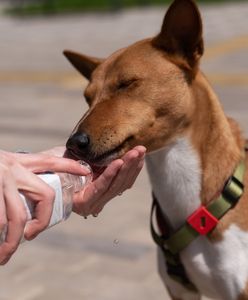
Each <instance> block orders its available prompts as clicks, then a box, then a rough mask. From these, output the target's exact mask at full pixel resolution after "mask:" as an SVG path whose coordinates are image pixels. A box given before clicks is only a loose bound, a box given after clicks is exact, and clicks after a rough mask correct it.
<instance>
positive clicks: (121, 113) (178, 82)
mask: <svg viewBox="0 0 248 300" xmlns="http://www.w3.org/2000/svg"><path fill="white" fill-rule="evenodd" d="M179 8H180V9H179ZM177 10H178V11H179V14H177ZM182 12H183V16H184V17H182ZM183 18H185V20H186V21H184V20H183ZM174 19H175V20H174ZM181 22H184V24H181ZM175 24H176V25H175ZM180 24H181V27H182V28H187V27H189V29H191V31H192V32H191V31H190V30H189V33H188V34H187V35H185V36H184V34H185V33H184V32H185V31H186V30H182V31H181V27H180ZM168 28H169V29H168ZM181 40H182V41H183V42H184V43H181V42H182V41H181ZM185 41H186V44H187V43H188V44H187V47H188V48H187V49H185ZM202 53H203V41H202V27H201V21H200V14H199V11H198V9H197V8H196V6H195V4H194V3H193V1H191V0H176V1H175V2H174V3H173V5H172V6H171V8H170V9H169V12H167V15H166V17H165V21H164V24H163V26H162V29H161V32H160V34H159V35H158V36H157V37H155V38H152V39H146V40H143V41H140V42H137V43H135V44H133V45H131V46H129V47H127V48H124V49H121V50H119V51H117V52H116V53H114V54H113V55H111V56H110V57H109V58H107V59H106V60H103V61H98V60H96V59H93V60H92V62H91V63H90V62H89V60H90V58H89V57H82V56H81V59H82V60H83V62H78V59H79V57H80V56H79V55H78V54H76V56H75V53H74V54H73V52H68V51H67V52H66V56H67V57H68V58H69V60H70V61H71V62H72V63H73V64H74V65H75V66H76V68H77V69H78V70H79V71H80V72H81V73H82V74H83V75H84V76H86V77H88V79H90V82H89V85H88V86H87V88H86V90H85V97H86V100H87V102H88V104H89V106H90V108H89V111H88V112H87V113H86V115H85V116H84V117H83V119H82V120H81V122H80V123H79V125H78V126H77V128H76V130H75V132H79V133H80V132H83V133H85V134H87V135H88V136H89V138H90V145H89V146H88V148H87V151H86V150H85V152H84V153H82V156H83V157H84V158H85V157H86V158H87V159H88V160H89V161H91V162H92V163H93V164H99V163H103V164H104V163H106V160H104V159H105V156H107V155H108V153H109V151H112V150H114V149H117V150H116V152H117V153H115V158H116V157H121V156H122V155H123V154H124V153H125V152H127V151H128V150H130V149H131V148H132V147H133V146H135V145H144V146H145V147H146V148H147V150H148V151H149V152H150V151H154V150H157V149H160V148H162V147H164V146H166V145H168V144H170V143H171V142H173V141H174V140H176V139H177V138H178V137H180V136H182V135H184V136H185V135H187V136H188V137H189V139H190V140H191V142H192V145H193V146H194V147H195V150H196V151H197V153H199V155H200V162H201V169H202V191H201V200H202V203H203V204H207V203H209V202H210V201H211V200H212V199H214V198H215V197H216V196H217V195H218V193H220V192H221V191H222V189H223V187H224V184H225V182H226V180H227V179H228V178H229V177H230V176H231V175H232V174H233V172H234V170H235V167H236V166H237V164H238V163H239V161H240V159H241V157H242V155H243V148H244V143H245V141H244V139H243V137H242V134H241V132H240V129H239V127H238V125H237V123H236V122H235V121H233V120H231V119H229V118H227V117H226V116H225V115H224V112H223V109H222V107H221V105H220V103H219V101H218V99H217V96H216V95H215V93H214V92H213V90H212V88H211V87H210V85H209V83H208V81H207V79H206V78H205V76H204V75H203V74H202V73H201V71H200V70H199V68H198V64H199V58H200V56H201V55H202ZM79 60H80V59H79ZM92 66H94V67H93V69H92ZM89 70H91V72H90V71H89ZM99 157H104V158H101V161H100V162H99V161H98V160H97V158H99ZM246 165H247V168H248V158H246ZM245 184H246V185H247V184H248V172H247V173H246V176H245ZM247 201H248V190H247V188H246V190H245V194H244V196H243V197H242V199H241V200H240V202H239V203H238V204H237V206H236V207H235V209H233V210H231V211H230V212H228V213H227V215H226V216H225V217H224V218H223V219H222V220H221V222H220V223H219V225H218V226H217V228H216V229H215V230H214V231H213V233H212V236H211V239H212V241H213V242H217V241H219V240H220V239H222V235H223V232H224V231H225V230H226V229H227V228H229V226H230V224H236V225H237V226H239V227H240V228H241V229H243V230H245V231H248V218H247V216H248V205H247ZM240 297H241V298H240V299H248V289H247V290H246V291H244V292H243V294H242V296H240ZM174 299H175V298H174Z"/></svg>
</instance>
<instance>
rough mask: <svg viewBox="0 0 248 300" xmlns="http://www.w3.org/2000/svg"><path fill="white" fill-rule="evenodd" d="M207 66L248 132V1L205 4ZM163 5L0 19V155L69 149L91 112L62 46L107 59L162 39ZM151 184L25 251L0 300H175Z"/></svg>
mask: <svg viewBox="0 0 248 300" xmlns="http://www.w3.org/2000/svg"><path fill="white" fill-rule="evenodd" d="M201 8H202V12H203V16H204V23H205V34H206V48H207V51H206V57H205V59H204V61H203V69H204V70H205V72H206V73H207V75H208V76H209V78H210V81H211V82H212V84H213V85H214V87H215V89H216V91H217V93H218V94H219V96H220V98H221V100H222V103H223V105H224V108H225V110H226V112H227V113H228V114H230V115H232V116H233V117H235V118H236V119H237V120H238V121H239V122H240V124H241V126H242V128H243V130H244V132H245V133H246V134H247V135H248V123H247V111H248V102H247V99H246V98H247V95H248V71H247V70H248V69H247V62H248V54H247V53H248V52H247V48H248V21H247V14H248V4H247V3H242V4H241V3H240V4H238V3H235V4H228V5H216V6H202V7H201ZM164 11H165V7H163V8H149V9H148V8H146V9H134V10H127V11H121V12H119V13H115V14H108V13H106V14H103V15H100V14H82V15H76V16H64V17H56V18H52V17H50V18H36V19H32V18H31V19H12V18H8V17H5V16H0V53H1V59H0V95H1V101H0V134H1V148H4V149H6V150H13V151H15V150H17V149H28V150H30V151H39V150H42V149H47V148H50V147H53V146H56V145H61V144H64V143H65V141H66V138H67V137H68V135H69V134H70V131H71V129H72V128H73V126H74V124H75V123H76V121H77V120H78V119H79V118H80V116H81V115H82V113H83V111H85V109H86V105H85V104H84V100H83V97H82V89H83V87H84V86H85V83H86V82H85V81H84V80H82V79H81V78H80V76H78V75H77V74H76V73H74V71H73V70H72V68H71V67H70V65H69V64H68V63H67V62H66V61H65V59H64V58H63V57H62V55H61V52H62V50H63V49H65V48H70V49H74V50H79V51H82V52H84V53H89V54H92V55H98V56H106V55H109V54H110V53H111V52H112V51H114V50H116V49H118V48H120V47H122V46H125V45H127V44H130V43H132V42H134V41H136V40H138V39H141V38H143V37H147V36H151V35H153V34H155V33H157V32H158V30H159V27H160V24H161V21H162V18H163V15H164ZM150 203H151V197H150V187H149V183H148V179H147V175H146V171H145V170H143V172H142V174H141V176H140V177H139V179H138V180H137V182H136V184H135V186H134V188H133V189H132V190H130V191H128V192H126V193H124V194H123V195H122V196H121V197H117V198H116V199H114V200H113V201H112V202H111V203H110V204H109V205H108V206H107V207H106V208H105V210H104V211H103V212H102V213H101V215H100V216H99V217H98V218H94V219H93V218H90V219H88V220H84V219H82V218H80V217H78V216H76V215H73V216H72V217H71V218H70V219H69V220H68V221H67V222H65V223H63V224H60V225H57V226H55V227H54V228H53V229H50V230H49V231H47V232H45V233H43V234H42V235H40V237H38V238H37V239H36V240H34V241H33V242H27V243H25V244H23V245H22V246H21V247H20V249H19V251H18V252H17V253H16V255H15V256H14V257H13V259H12V260H11V261H10V262H9V264H7V265H6V266H4V267H2V268H1V270H0V300H41V299H42V300H43V299H46V300H50V299H51V300H53V299H60V300H68V299H73V300H79V299H87V300H98V299H101V300H105V299H106V300H112V299H113V300H116V299H118V300H124V299H125V300H127V299H128V300H134V299H142V300H148V299H149V300H150V299H168V296H167V294H166V292H165V290H164V288H163V286H162V284H161V282H160V279H159V277H158V275H157V272H156V260H155V246H154V245H153V243H152V241H151V238H150V234H149V209H150Z"/></svg>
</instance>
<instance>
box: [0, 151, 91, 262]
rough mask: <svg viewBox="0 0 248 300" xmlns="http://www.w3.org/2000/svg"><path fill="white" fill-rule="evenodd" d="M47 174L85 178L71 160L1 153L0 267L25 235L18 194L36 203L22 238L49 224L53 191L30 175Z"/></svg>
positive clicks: (82, 169)
mask: <svg viewBox="0 0 248 300" xmlns="http://www.w3.org/2000/svg"><path fill="white" fill-rule="evenodd" d="M48 170H49V171H54V172H67V173H72V174H76V175H82V176H84V175H86V174H88V170H87V169H85V168H82V166H81V165H80V164H78V163H77V162H75V161H73V160H70V159H65V158H58V157H54V156H51V155H48V154H43V153H39V154H20V153H10V152H5V151H0V232H1V231H2V230H3V229H4V228H8V231H7V236H6V239H5V241H4V242H3V243H2V244H1V245H0V264H5V263H6V262H7V261H8V260H9V259H10V257H11V255H12V254H13V253H14V252H15V251H16V249H17V247H18V245H19V243H20V240H21V238H22V236H23V233H24V227H25V224H26V218H27V214H26V211H25V208H24V205H23V203H22V201H21V199H20V196H19V191H20V192H21V193H23V194H24V195H25V196H26V197H27V198H29V199H30V200H31V201H33V202H34V203H35V210H34V219H33V220H32V221H30V222H28V224H27V226H26V227H25V234H24V235H25V238H26V239H32V238H34V237H35V236H36V235H37V234H39V233H40V232H41V231H43V230H44V229H45V228H46V227H47V225H48V224H49V220H50V217H51V213H52V208H53V201H54V190H53V189H52V188H51V187H50V186H48V185H47V184H46V183H44V182H43V181H42V180H41V179H40V178H39V177H37V176H36V175H34V174H33V173H42V172H44V171H48ZM6 226H7V227H6Z"/></svg>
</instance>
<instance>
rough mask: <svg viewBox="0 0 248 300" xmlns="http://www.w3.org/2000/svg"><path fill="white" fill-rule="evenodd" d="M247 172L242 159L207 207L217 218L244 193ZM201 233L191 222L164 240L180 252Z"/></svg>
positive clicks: (172, 248)
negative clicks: (245, 173)
mask: <svg viewBox="0 0 248 300" xmlns="http://www.w3.org/2000/svg"><path fill="white" fill-rule="evenodd" d="M244 172H245V163H244V161H241V162H240V163H239V165H238V167H237V168H236V170H235V173H234V175H233V176H232V177H231V178H230V180H229V181H228V183H227V184H226V186H225V188H224V190H223V192H222V194H221V196H220V197H219V198H218V199H216V200H214V201H212V202H211V203H210V204H209V205H208V206H207V207H206V209H207V210H208V211H209V212H210V213H211V214H212V215H213V216H214V217H215V218H216V219H218V220H219V219H221V218H222V217H223V216H224V215H225V214H226V213H227V212H228V211H229V210H230V209H231V208H232V207H234V206H235V204H236V203H237V202H238V200H239V199H240V197H241V196H242V194H243V189H244V186H243V184H242V182H243V177H244ZM199 235H200V233H199V232H197V231H196V230H195V229H194V228H192V226H191V225H190V224H189V223H185V225H184V226H183V227H182V228H181V229H179V230H178V231H177V232H176V233H174V234H173V235H172V236H171V237H170V238H168V239H167V240H166V241H164V246H166V247H167V248H168V249H169V250H170V252H171V253H172V254H178V253H180V252H181V251H182V250H183V249H184V248H186V247H187V246H188V245H189V244H190V243H191V242H192V241H193V240H194V239H195V238H197V237H198V236H199Z"/></svg>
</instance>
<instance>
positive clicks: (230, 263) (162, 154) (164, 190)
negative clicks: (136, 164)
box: [147, 139, 248, 300]
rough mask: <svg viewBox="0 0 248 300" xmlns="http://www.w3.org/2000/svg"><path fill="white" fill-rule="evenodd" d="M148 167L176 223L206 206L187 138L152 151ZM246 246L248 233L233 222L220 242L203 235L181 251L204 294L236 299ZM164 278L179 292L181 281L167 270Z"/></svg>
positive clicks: (247, 273) (247, 271)
mask: <svg viewBox="0 0 248 300" xmlns="http://www.w3.org/2000/svg"><path fill="white" fill-rule="evenodd" d="M147 168H148V172H149V176H150V180H151V183H152V188H153V191H154V193H155V195H156V197H157V199H158V201H159V203H160V206H161V208H162V210H163V212H164V214H165V215H166V216H167V218H168V220H169V222H170V224H171V226H172V227H173V228H175V229H177V228H178V227H180V226H181V225H182V224H183V223H184V222H185V220H186V219H187V217H188V216H189V215H190V214H192V212H193V211H194V210H196V209H197V208H198V207H199V206H200V205H201V202H200V191H201V168H200V162H199V159H198V155H197V153H196V152H195V151H194V150H193V148H192V147H191V145H190V142H189V141H188V140H187V139H179V140H178V141H177V142H176V143H174V144H173V145H171V146H170V147H168V148H164V149H162V150H160V151H157V152H154V153H152V154H149V155H148V157H147ZM247 249H248V233H246V232H243V231H241V230H240V229H239V228H238V227H237V226H235V225H232V226H231V227H230V229H229V230H227V231H226V232H225V234H224V238H223V240H222V241H221V242H218V243H212V242H210V241H209V240H208V239H207V238H206V237H199V238H197V239H196V240H195V241H194V242H193V243H191V244H190V245H189V246H188V247H187V248H186V249H185V250H184V251H183V252H182V253H181V258H182V262H183V264H184V266H185V267H186V270H187V272H188V274H189V276H190V278H191V280H192V281H193V282H194V283H195V284H196V286H197V287H198V289H199V290H200V291H201V292H202V293H203V294H205V295H208V296H209V297H213V298H217V299H225V300H234V299H235V300H236V299H237V298H238V296H239V294H240V293H241V292H242V290H243V289H244V288H245V285H246V283H247V279H248V262H247V257H248V250H247ZM162 263H163V262H162ZM237 271H238V272H237ZM163 278H164V279H165V280H166V278H167V280H166V283H167V284H169V285H170V288H171V289H172V290H173V289H174V290H175V293H177V292H178V286H177V284H173V282H171V280H168V276H167V275H166V274H164V276H163ZM173 285H174V286H173ZM175 295H177V294H175ZM181 295H182V293H181ZM183 299H184V298H183ZM185 299H191V298H188V297H185ZM192 299H195V298H192Z"/></svg>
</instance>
